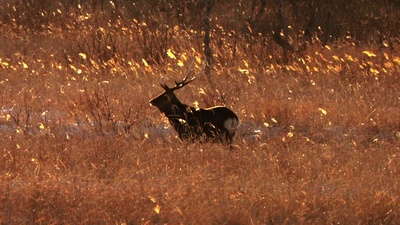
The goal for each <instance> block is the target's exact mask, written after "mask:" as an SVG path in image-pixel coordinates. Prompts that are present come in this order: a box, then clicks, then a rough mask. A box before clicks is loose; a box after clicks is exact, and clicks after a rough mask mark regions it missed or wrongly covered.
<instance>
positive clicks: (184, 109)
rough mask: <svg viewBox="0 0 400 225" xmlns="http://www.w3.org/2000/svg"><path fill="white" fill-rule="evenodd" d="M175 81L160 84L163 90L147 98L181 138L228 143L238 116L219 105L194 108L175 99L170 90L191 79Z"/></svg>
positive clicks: (235, 126)
mask: <svg viewBox="0 0 400 225" xmlns="http://www.w3.org/2000/svg"><path fill="white" fill-rule="evenodd" d="M186 80H187V76H186V77H185V79H184V80H183V81H182V82H179V83H178V82H175V83H176V86H175V87H174V88H169V87H168V86H167V85H165V84H164V85H161V86H162V87H163V88H164V90H165V91H164V93H162V94H161V95H159V96H157V97H156V98H154V99H152V100H151V101H150V104H151V105H153V106H156V107H157V108H158V109H159V110H160V111H161V112H162V113H164V115H165V116H166V117H167V118H168V120H169V122H170V123H171V125H172V126H173V128H174V129H175V130H176V131H177V133H178V135H179V138H180V139H181V140H190V141H196V140H198V141H221V142H226V143H227V144H231V143H232V141H233V136H234V135H235V132H236V129H237V126H238V123H239V119H238V117H237V116H236V114H235V113H234V112H232V111H231V110H230V109H228V108H226V107H222V106H216V107H212V108H205V109H202V108H195V107H191V106H188V105H185V104H183V103H181V102H180V101H179V99H178V98H177V97H176V95H175V93H174V91H175V90H177V89H179V88H182V87H183V86H185V85H186V84H188V83H190V82H191V81H193V79H191V80H190V81H186Z"/></svg>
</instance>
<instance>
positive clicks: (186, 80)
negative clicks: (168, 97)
mask: <svg viewBox="0 0 400 225" xmlns="http://www.w3.org/2000/svg"><path fill="white" fill-rule="evenodd" d="M193 65H194V60H193V62H192V63H191V64H190V66H189V69H188V71H187V73H186V76H185V77H184V78H183V80H182V81H181V82H177V81H175V87H173V88H169V87H168V86H167V85H166V84H164V85H161V86H162V87H163V88H164V89H168V90H171V91H175V90H178V89H180V88H182V87H184V86H185V85H187V84H189V83H190V82H192V81H193V80H194V79H195V78H196V77H192V79H190V80H189V81H188V78H189V74H190V71H191V70H192V69H193Z"/></svg>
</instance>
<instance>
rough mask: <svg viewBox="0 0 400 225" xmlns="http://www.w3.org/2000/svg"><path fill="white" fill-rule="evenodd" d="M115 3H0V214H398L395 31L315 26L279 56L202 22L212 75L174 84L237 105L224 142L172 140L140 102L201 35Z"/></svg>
mask: <svg viewBox="0 0 400 225" xmlns="http://www.w3.org/2000/svg"><path fill="white" fill-rule="evenodd" d="M23 2H24V3H25V4H30V3H29V2H30V1H23ZM61 2H63V1H61ZM71 2H73V1H71ZM160 2H161V1H160ZM254 2H256V1H254ZM260 2H263V1H260ZM114 3H115V4H114V8H113V7H112V6H110V7H111V9H114V10H105V9H102V8H103V6H102V4H105V5H107V4H111V2H107V3H102V4H100V3H99V4H100V5H91V6H90V7H89V6H88V5H82V6H80V7H78V6H76V5H75V6H74V5H68V4H67V3H58V4H55V3H54V4H50V5H47V6H46V7H49V8H45V5H42V6H41V5H35V7H36V8H34V7H33V8H32V6H29V5H21V4H22V3H21V4H19V5H18V4H17V3H15V4H16V5H15V10H14V11H4V10H2V20H1V25H2V26H1V28H0V29H1V31H2V35H1V37H0V49H1V53H0V54H1V55H0V133H1V135H0V143H1V144H0V152H1V156H0V171H1V172H0V188H1V190H3V191H2V193H1V194H0V199H1V200H2V201H0V208H1V209H2V210H1V211H0V222H1V223H4V224H23V223H25V224H34V223H37V224H96V223H105V224H339V223H340V224H396V223H398V222H399V221H400V212H399V211H398V209H399V207H400V189H399V181H400V174H399V172H400V171H399V168H400V158H399V150H400V144H399V143H400V120H399V118H400V94H399V93H400V77H399V71H400V55H399V45H398V43H399V41H398V39H396V38H393V37H395V36H381V37H380V38H381V39H379V38H378V39H374V37H373V36H369V38H370V39H368V40H363V41H362V42H361V41H360V40H359V39H357V38H356V36H357V35H359V34H360V33H357V34H356V35H354V36H353V37H352V36H350V37H347V38H346V37H342V36H340V35H339V36H338V37H336V38H334V39H331V40H329V41H327V42H325V41H322V36H321V38H319V37H318V35H322V33H320V34H317V35H316V36H314V39H312V41H310V42H307V45H306V48H304V49H303V50H302V51H301V52H295V53H293V52H289V51H288V50H287V49H286V50H285V48H283V47H282V46H281V45H280V44H279V43H277V42H276V41H274V40H272V38H273V37H269V36H268V35H264V34H260V36H258V35H255V36H253V35H247V34H246V35H244V33H239V32H238V31H234V30H231V29H230V28H229V23H224V21H222V19H219V20H218V19H217V18H214V20H212V26H214V28H215V29H214V30H212V34H211V37H212V38H213V39H212V40H211V42H212V48H213V51H214V60H215V61H214V64H213V65H214V66H213V68H212V76H210V78H207V77H205V76H203V75H201V74H200V75H199V76H198V77H197V79H196V81H194V82H193V83H192V84H191V87H190V88H187V89H185V90H182V91H178V92H177V95H178V97H179V98H180V99H181V100H182V102H185V103H188V104H190V105H198V106H200V107H208V106H213V105H225V106H228V107H229V108H231V109H232V110H233V111H234V112H235V113H236V114H237V115H238V116H239V119H240V121H241V125H240V128H239V131H238V134H237V136H235V138H234V144H235V148H234V149H233V150H228V149H227V148H226V147H224V146H223V145H219V144H200V143H181V142H180V141H179V139H178V138H177V137H176V134H175V133H174V132H173V130H172V128H171V127H169V125H168V122H167V121H166V119H165V118H164V119H163V117H162V116H160V114H159V113H158V111H157V110H156V109H155V108H153V107H150V106H149V103H148V101H149V100H150V99H151V98H153V97H154V96H156V95H157V94H159V93H160V92H161V90H160V88H159V82H160V81H162V82H167V83H168V82H169V81H173V80H179V78H181V77H182V75H183V73H184V72H185V71H186V69H187V67H188V66H189V64H190V63H191V62H192V61H193V59H195V61H196V62H195V63H196V67H195V70H196V72H198V71H200V70H201V68H202V63H203V58H202V49H201V45H202V35H201V30H196V29H195V28H196V27H193V28H191V27H188V25H187V24H191V23H192V24H195V23H194V22H193V21H192V20H191V17H185V20H178V19H176V18H175V17H167V15H166V14H165V13H164V12H163V11H158V12H159V14H153V15H154V16H153V17H151V18H149V19H148V20H146V19H145V18H142V17H140V15H143V14H141V13H138V12H136V11H134V10H130V11H129V10H128V9H129V8H127V6H123V5H121V4H122V3H120V4H118V1H115V2H114ZM1 4H2V5H1V7H2V8H3V9H12V4H14V3H1ZM7 4H8V5H7ZM70 4H72V3H70ZM160 4H161V3H160ZM268 4H272V3H270V2H269V1H267V5H268ZM28 6H29V7H28ZM107 6H108V5H107ZM389 6H391V5H390V4H388V7H389ZM7 7H9V8H7ZM24 7H26V8H24ZM146 7H148V8H147V9H149V12H153V13H154V11H152V10H154V8H150V6H147V5H146ZM152 7H156V6H152ZM157 7H159V5H157ZM157 7H156V8H157ZM186 7H187V8H184V12H188V10H194V9H193V8H191V7H190V4H189V5H187V6H186ZM214 7H215V8H214V9H213V10H217V9H218V8H217V7H218V2H217V3H216V5H215V6H214ZM243 7H245V6H243ZM280 7H283V6H280ZM393 7H394V6H393ZM28 9H29V10H28ZM33 9H35V10H36V11H35V10H33ZM143 9H145V7H144V8H143ZM143 9H141V10H143ZM150 9H151V10H150ZM157 9H159V8H157ZM227 9H229V8H227ZM272 9H275V10H277V8H272ZM272 9H271V10H272ZM185 10H186V11H185ZM281 10H282V13H284V12H286V11H287V10H289V11H290V7H289V8H281ZM285 10H286V11H285ZM321 10H322V9H321ZM324 10H325V9H324ZM380 10H383V9H382V8H380ZM156 11H157V10H156ZM6 12H7V13H6ZM21 12H24V13H21ZM190 12H191V11H190ZM389 12H390V10H389ZM128 13H130V14H128ZM260 13H261V12H260ZM265 13H268V12H265ZM270 13H271V12H270ZM235 15H236V14H235ZM266 15H267V14H263V16H266ZM268 15H270V14H268ZM283 15H288V14H283ZM136 16H137V17H136ZM139 17H140V18H139ZM28 18H32V19H35V20H34V21H35V23H34V24H31V22H30V20H28ZM157 18H158V19H168V18H169V19H170V20H163V21H166V23H165V24H167V25H168V26H167V25H165V26H164V25H163V26H160V25H159V23H157V20H156V19H157ZM233 18H235V17H233ZM286 18H287V17H286ZM335 18H336V17H335ZM390 18H391V14H389V15H387V16H386V20H388V21H386V20H385V23H382V24H381V28H382V29H384V28H385V27H390V24H391V23H390ZM237 19H238V20H240V19H241V17H238V18H237ZM256 19H259V20H261V19H262V17H261V16H260V17H257V18H256V17H254V18H252V22H253V23H255V20H256ZM290 19H293V20H294V18H287V20H288V21H289V22H290V21H292V20H290ZM240 21H241V20H240ZM364 22H365V21H364ZM366 22H368V23H372V22H371V20H367V19H366ZM392 22H393V21H392ZM173 23H176V24H175V25H173V26H171V24H173ZM330 23H331V22H330ZM330 23H328V25H329V24H330ZM393 23H398V21H397V20H396V21H395V22H393ZM272 25H273V24H269V25H268V26H271V28H273V26H272ZM393 26H395V25H393ZM332 29H333V28H332ZM333 30H335V29H333ZM394 30H395V29H394V28H393V29H387V31H388V33H387V34H391V32H394ZM355 31H357V30H354V32H355ZM243 32H244V31H243ZM260 32H261V31H260ZM316 32H317V33H318V31H316ZM321 32H322V31H321ZM360 32H361V31H360ZM382 32H383V30H382ZM261 33H262V32H261ZM338 33H339V34H340V32H338ZM288 35H289V36H290V35H292V36H291V37H295V35H293V33H289V34H288ZM284 37H287V36H284ZM324 37H325V36H324ZM385 38H386V39H385ZM285 40H287V41H289V40H291V38H287V39H285ZM378 40H380V41H378ZM304 42H306V41H304ZM289 43H290V41H289ZM296 48H297V47H296Z"/></svg>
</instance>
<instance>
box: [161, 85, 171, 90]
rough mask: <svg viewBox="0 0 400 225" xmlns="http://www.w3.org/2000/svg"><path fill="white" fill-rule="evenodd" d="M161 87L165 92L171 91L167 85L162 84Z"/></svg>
mask: <svg viewBox="0 0 400 225" xmlns="http://www.w3.org/2000/svg"><path fill="white" fill-rule="evenodd" d="M160 85H161V87H162V88H163V89H164V90H166V91H168V90H170V88H169V87H168V86H167V84H160Z"/></svg>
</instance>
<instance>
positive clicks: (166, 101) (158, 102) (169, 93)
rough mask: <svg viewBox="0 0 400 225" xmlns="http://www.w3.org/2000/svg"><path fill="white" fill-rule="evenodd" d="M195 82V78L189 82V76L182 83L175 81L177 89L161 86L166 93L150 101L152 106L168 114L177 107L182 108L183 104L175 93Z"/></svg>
mask: <svg viewBox="0 0 400 225" xmlns="http://www.w3.org/2000/svg"><path fill="white" fill-rule="evenodd" d="M193 80H194V77H193V78H192V79H190V80H188V75H186V76H185V78H183V80H182V81H181V82H176V81H175V87H173V88H170V87H168V85H166V84H160V85H161V87H162V88H163V89H164V93H162V94H160V95H159V96H157V97H155V98H154V99H152V100H150V104H151V105H153V106H155V107H157V108H158V109H159V110H160V111H161V112H162V113H164V114H168V113H170V111H172V110H173V108H174V107H176V106H181V105H182V103H181V102H180V101H179V100H178V98H177V97H176V95H175V93H174V91H176V90H178V89H180V88H183V87H184V86H185V85H187V84H189V83H190V82H192V81H193Z"/></svg>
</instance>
